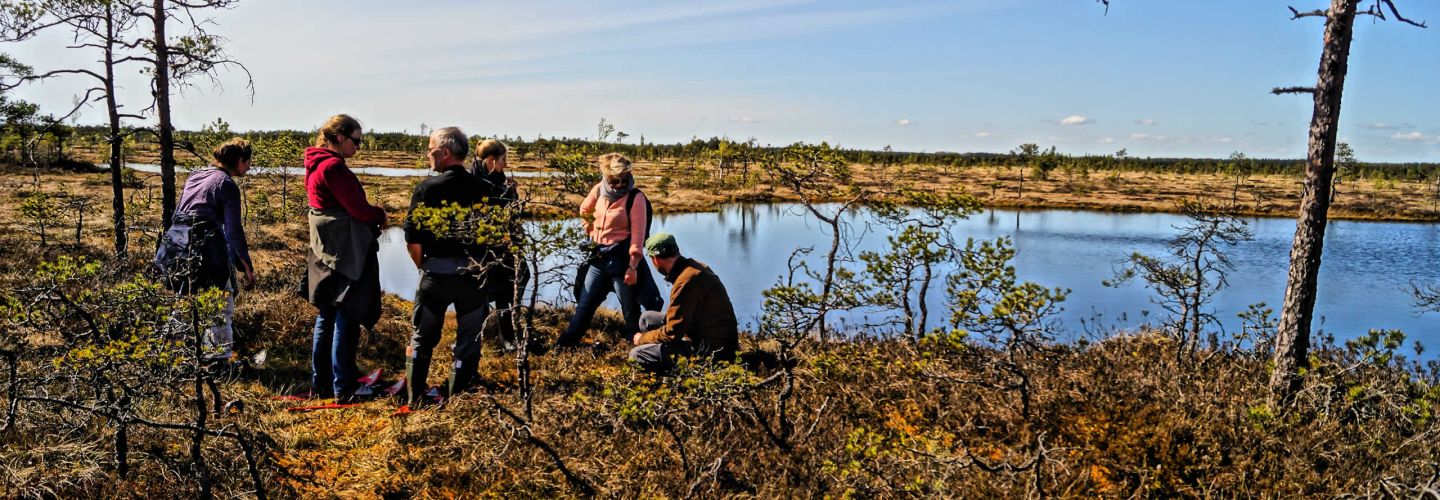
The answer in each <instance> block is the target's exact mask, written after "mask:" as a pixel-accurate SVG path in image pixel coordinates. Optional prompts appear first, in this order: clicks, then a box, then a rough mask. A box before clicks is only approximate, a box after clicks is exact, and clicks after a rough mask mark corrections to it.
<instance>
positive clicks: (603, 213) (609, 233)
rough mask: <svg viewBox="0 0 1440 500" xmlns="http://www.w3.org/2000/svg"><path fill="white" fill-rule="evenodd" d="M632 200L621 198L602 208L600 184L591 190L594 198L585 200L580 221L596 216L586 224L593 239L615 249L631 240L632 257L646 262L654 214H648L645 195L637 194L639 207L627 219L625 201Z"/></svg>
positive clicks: (589, 196) (635, 205)
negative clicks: (647, 228)
mask: <svg viewBox="0 0 1440 500" xmlns="http://www.w3.org/2000/svg"><path fill="white" fill-rule="evenodd" d="M626 198H628V196H621V197H620V198H619V199H616V200H615V202H613V203H610V204H609V205H601V204H600V201H601V200H603V199H604V198H602V197H601V196H600V185H599V184H596V185H595V187H594V188H591V189H590V194H589V195H587V196H585V201H583V202H581V203H580V218H582V219H584V218H586V217H587V216H590V215H594V217H595V219H594V220H593V221H591V222H587V223H586V224H585V229H586V231H588V232H589V233H590V239H591V240H593V241H594V242H596V243H599V244H601V245H613V244H615V243H619V242H621V241H625V238H630V257H631V258H632V259H634V258H643V257H644V255H645V250H644V249H645V238H648V237H649V236H650V235H648V234H645V220H646V219H648V218H649V216H650V214H647V213H645V206H646V203H645V193H643V192H641V193H636V194H635V204H634V205H633V206H632V207H631V211H630V217H628V218H627V217H625V199H626Z"/></svg>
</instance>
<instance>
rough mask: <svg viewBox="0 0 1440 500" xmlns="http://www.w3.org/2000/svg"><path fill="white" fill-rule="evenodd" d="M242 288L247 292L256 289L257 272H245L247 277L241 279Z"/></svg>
mask: <svg viewBox="0 0 1440 500" xmlns="http://www.w3.org/2000/svg"><path fill="white" fill-rule="evenodd" d="M240 286H241V287H243V288H244V289H245V290H246V291H249V290H253V289H254V288H255V271H253V270H247V271H245V275H244V276H241V277H240Z"/></svg>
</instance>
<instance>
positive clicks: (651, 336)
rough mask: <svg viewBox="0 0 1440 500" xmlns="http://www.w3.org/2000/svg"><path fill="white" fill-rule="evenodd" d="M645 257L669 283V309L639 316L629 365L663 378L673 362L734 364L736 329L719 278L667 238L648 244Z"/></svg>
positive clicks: (658, 237) (658, 236) (657, 237)
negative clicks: (683, 359) (680, 359)
mask: <svg viewBox="0 0 1440 500" xmlns="http://www.w3.org/2000/svg"><path fill="white" fill-rule="evenodd" d="M645 254H646V255H648V256H649V257H650V263H651V264H654V265H655V269H656V270H658V271H660V273H661V274H664V275H665V281H666V282H668V283H670V306H669V307H667V308H666V309H665V312H664V313H663V314H662V313H660V312H658V311H650V312H646V313H644V314H642V315H641V316H640V333H637V334H635V337H634V339H633V340H634V342H635V346H636V347H635V348H634V349H631V350H630V360H631V361H634V362H635V363H636V364H638V365H640V367H641V368H643V369H645V370H647V371H652V372H665V371H668V370H670V369H671V368H673V367H674V359H675V358H676V357H677V356H695V357H700V358H706V359H715V360H727V361H728V360H733V359H735V352H736V351H738V350H739V349H740V335H739V330H738V328H739V325H738V323H737V322H736V321H735V308H734V307H732V306H731V305H730V296H729V295H728V294H726V293H725V284H724V283H721V282H720V277H719V276H716V275H715V272H714V271H711V270H710V268H709V267H708V266H706V265H705V264H702V263H700V262H699V261H696V260H694V259H690V258H687V257H684V256H681V255H680V247H679V245H677V244H676V243H675V237H674V236H671V235H670V234H669V233H656V234H654V235H652V236H650V238H648V239H646V240H645Z"/></svg>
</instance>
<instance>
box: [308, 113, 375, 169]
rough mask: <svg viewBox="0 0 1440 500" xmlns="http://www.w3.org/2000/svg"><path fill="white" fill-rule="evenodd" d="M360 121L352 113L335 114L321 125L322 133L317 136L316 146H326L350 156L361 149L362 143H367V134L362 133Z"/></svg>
mask: <svg viewBox="0 0 1440 500" xmlns="http://www.w3.org/2000/svg"><path fill="white" fill-rule="evenodd" d="M361 132H362V130H360V122H359V121H358V120H356V119H354V118H351V117H350V115H335V116H332V117H330V119H329V120H326V121H325V125H323V126H321V127H320V133H319V134H317V135H316V136H315V147H317V148H325V149H329V150H331V151H334V152H336V153H340V156H341V157H344V158H349V157H352V156H355V153H356V152H358V151H360V145H361V144H364V143H365V136H364V135H363V134H362V133H361Z"/></svg>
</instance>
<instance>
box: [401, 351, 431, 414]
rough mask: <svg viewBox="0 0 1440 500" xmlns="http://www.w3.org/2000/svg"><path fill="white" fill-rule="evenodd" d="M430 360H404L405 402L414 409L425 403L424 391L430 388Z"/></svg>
mask: <svg viewBox="0 0 1440 500" xmlns="http://www.w3.org/2000/svg"><path fill="white" fill-rule="evenodd" d="M429 374H430V358H410V359H407V360H405V401H406V402H407V403H408V404H409V405H410V407H411V408H414V407H416V406H419V405H423V404H425V403H429V401H427V400H426V399H425V390H426V389H429V388H430V384H429V381H428V378H429Z"/></svg>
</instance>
